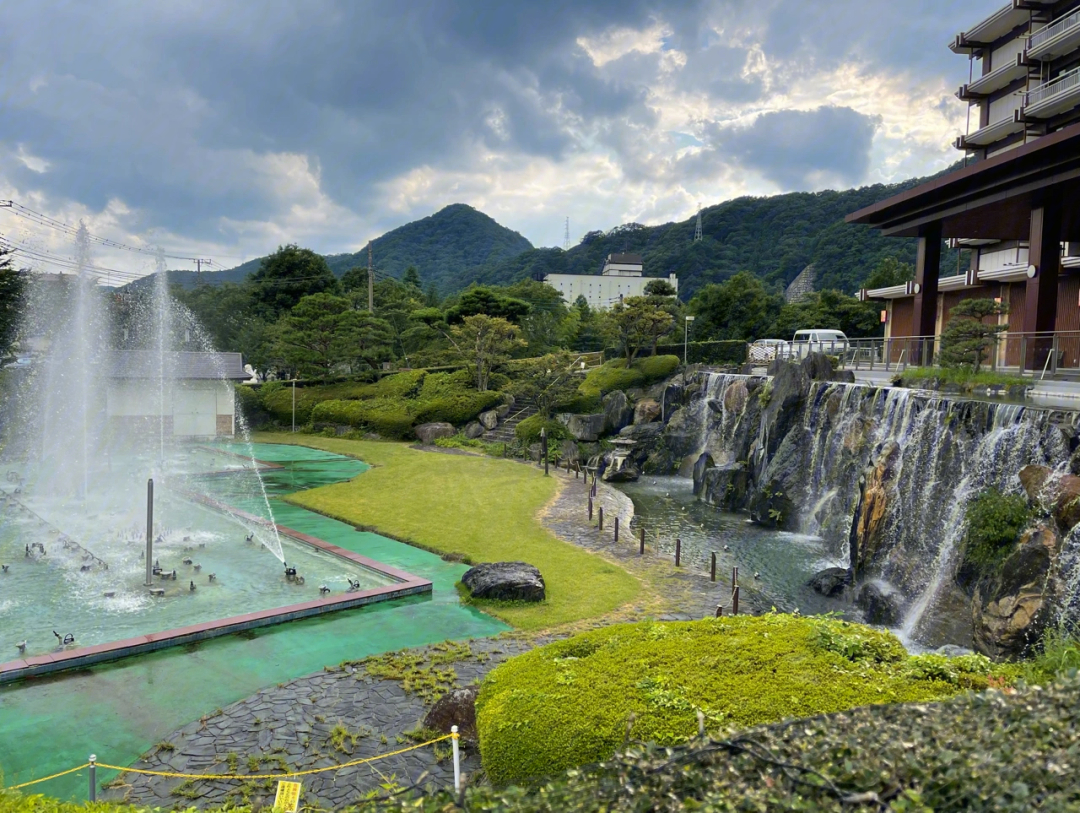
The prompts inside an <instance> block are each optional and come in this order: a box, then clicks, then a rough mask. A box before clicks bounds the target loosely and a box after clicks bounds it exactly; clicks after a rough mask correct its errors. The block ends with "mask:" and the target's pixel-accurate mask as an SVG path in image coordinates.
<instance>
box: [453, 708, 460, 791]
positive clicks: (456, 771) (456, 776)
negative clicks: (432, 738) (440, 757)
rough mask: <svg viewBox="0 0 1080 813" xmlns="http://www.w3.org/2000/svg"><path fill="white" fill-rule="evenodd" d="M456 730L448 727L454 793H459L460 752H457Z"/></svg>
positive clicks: (455, 727) (454, 727) (454, 726)
mask: <svg viewBox="0 0 1080 813" xmlns="http://www.w3.org/2000/svg"><path fill="white" fill-rule="evenodd" d="M458 737H459V735H458V728H457V726H456V725H452V726H450V738H451V739H450V741H451V744H452V745H453V747H454V792H455V793H460V792H461V752H460V751H458Z"/></svg>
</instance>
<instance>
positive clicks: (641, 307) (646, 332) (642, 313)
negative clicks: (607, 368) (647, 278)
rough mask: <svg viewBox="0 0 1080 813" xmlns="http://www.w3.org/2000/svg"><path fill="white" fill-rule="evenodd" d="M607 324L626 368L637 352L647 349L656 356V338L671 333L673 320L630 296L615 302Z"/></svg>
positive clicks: (652, 305) (657, 308) (646, 301)
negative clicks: (649, 347)
mask: <svg viewBox="0 0 1080 813" xmlns="http://www.w3.org/2000/svg"><path fill="white" fill-rule="evenodd" d="M608 320H609V324H610V325H611V328H612V332H613V334H614V336H615V339H616V341H617V342H618V343H619V347H620V348H621V349H622V351H623V353H624V355H625V356H626V366H627V367H629V366H630V365H631V364H632V363H633V361H634V357H635V356H637V354H638V352H639V351H640V350H641V349H642V348H643V347H646V346H651V347H652V350H653V354H654V355H655V354H656V345H657V343H658V342H659V341H660V337H661V336H663V335H664V334H666V333H667V332H668V331H669V330H671V326H672V324H673V323H674V321H675V320H674V319H673V318H672V316H671V314H670V313H668V312H667V311H665V310H664V309H663V308H660V307H658V306H657V305H654V304H653V303H651V302H650V301H649V300H648V298H646V297H644V296H631V297H628V298H626V299H625V300H623V301H622V302H619V303H618V304H616V305H615V307H614V308H612V309H611V311H610V312H609V314H608Z"/></svg>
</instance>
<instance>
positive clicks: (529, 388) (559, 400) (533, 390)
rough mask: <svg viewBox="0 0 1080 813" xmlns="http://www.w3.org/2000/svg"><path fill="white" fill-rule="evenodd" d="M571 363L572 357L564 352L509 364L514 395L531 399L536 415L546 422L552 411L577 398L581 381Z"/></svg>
mask: <svg viewBox="0 0 1080 813" xmlns="http://www.w3.org/2000/svg"><path fill="white" fill-rule="evenodd" d="M573 362H574V355H573V354H572V353H568V352H567V351H565V350H560V351H559V352H557V353H549V354H548V355H546V356H543V357H541V358H538V359H528V360H526V361H517V362H513V364H514V365H515V367H514V389H513V393H514V395H518V396H523V397H525V398H531V399H532V400H534V401H535V402H536V406H537V408H538V409H539V411H540V414H541V415H542V416H543V417H545V418H550V417H551V413H552V412H553V411H554V409H555V407H557V406H558V405H559V404H565V403H567V402H568V401H570V400H571V399H573V398H574V397H575V396H576V395H577V390H578V385H579V384H580V383H581V379H580V378H579V377H578V375H577V374H576V371H575V370H574V367H573Z"/></svg>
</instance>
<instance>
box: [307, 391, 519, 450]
mask: <svg viewBox="0 0 1080 813" xmlns="http://www.w3.org/2000/svg"><path fill="white" fill-rule="evenodd" d="M500 400H502V399H501V396H500V395H499V394H498V393H496V392H475V391H474V392H459V393H456V394H452V395H445V396H443V397H441V398H436V399H434V400H431V401H423V400H420V399H402V398H369V399H366V400H363V401H323V402H322V403H320V404H317V405H316V406H315V407H314V408H313V409H312V410H311V413H310V414H311V421H312V422H313V423H333V424H344V425H346V426H355V427H357V428H362V429H368V430H370V431H373V432H378V433H379V434H380V435H382V436H383V437H387V438H407V437H410V436H411V435H412V429H413V427H414V426H417V425H418V424H422V423H431V422H433V421H446V422H447V423H452V424H455V425H460V424H463V423H467V422H468V421H471V420H472V419H473V418H475V417H476V416H477V415H479V414H480V413H481V412H483V411H484V410H486V409H490V408H491V407H493V406H495V404H497V403H499V401H500Z"/></svg>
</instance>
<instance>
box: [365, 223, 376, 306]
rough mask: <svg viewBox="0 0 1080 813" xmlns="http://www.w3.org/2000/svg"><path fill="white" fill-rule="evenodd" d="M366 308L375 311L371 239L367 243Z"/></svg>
mask: <svg viewBox="0 0 1080 813" xmlns="http://www.w3.org/2000/svg"><path fill="white" fill-rule="evenodd" d="M367 309H368V313H371V314H374V313H375V267H374V265H373V264H372V262H371V241H370V240H368V243H367Z"/></svg>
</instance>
